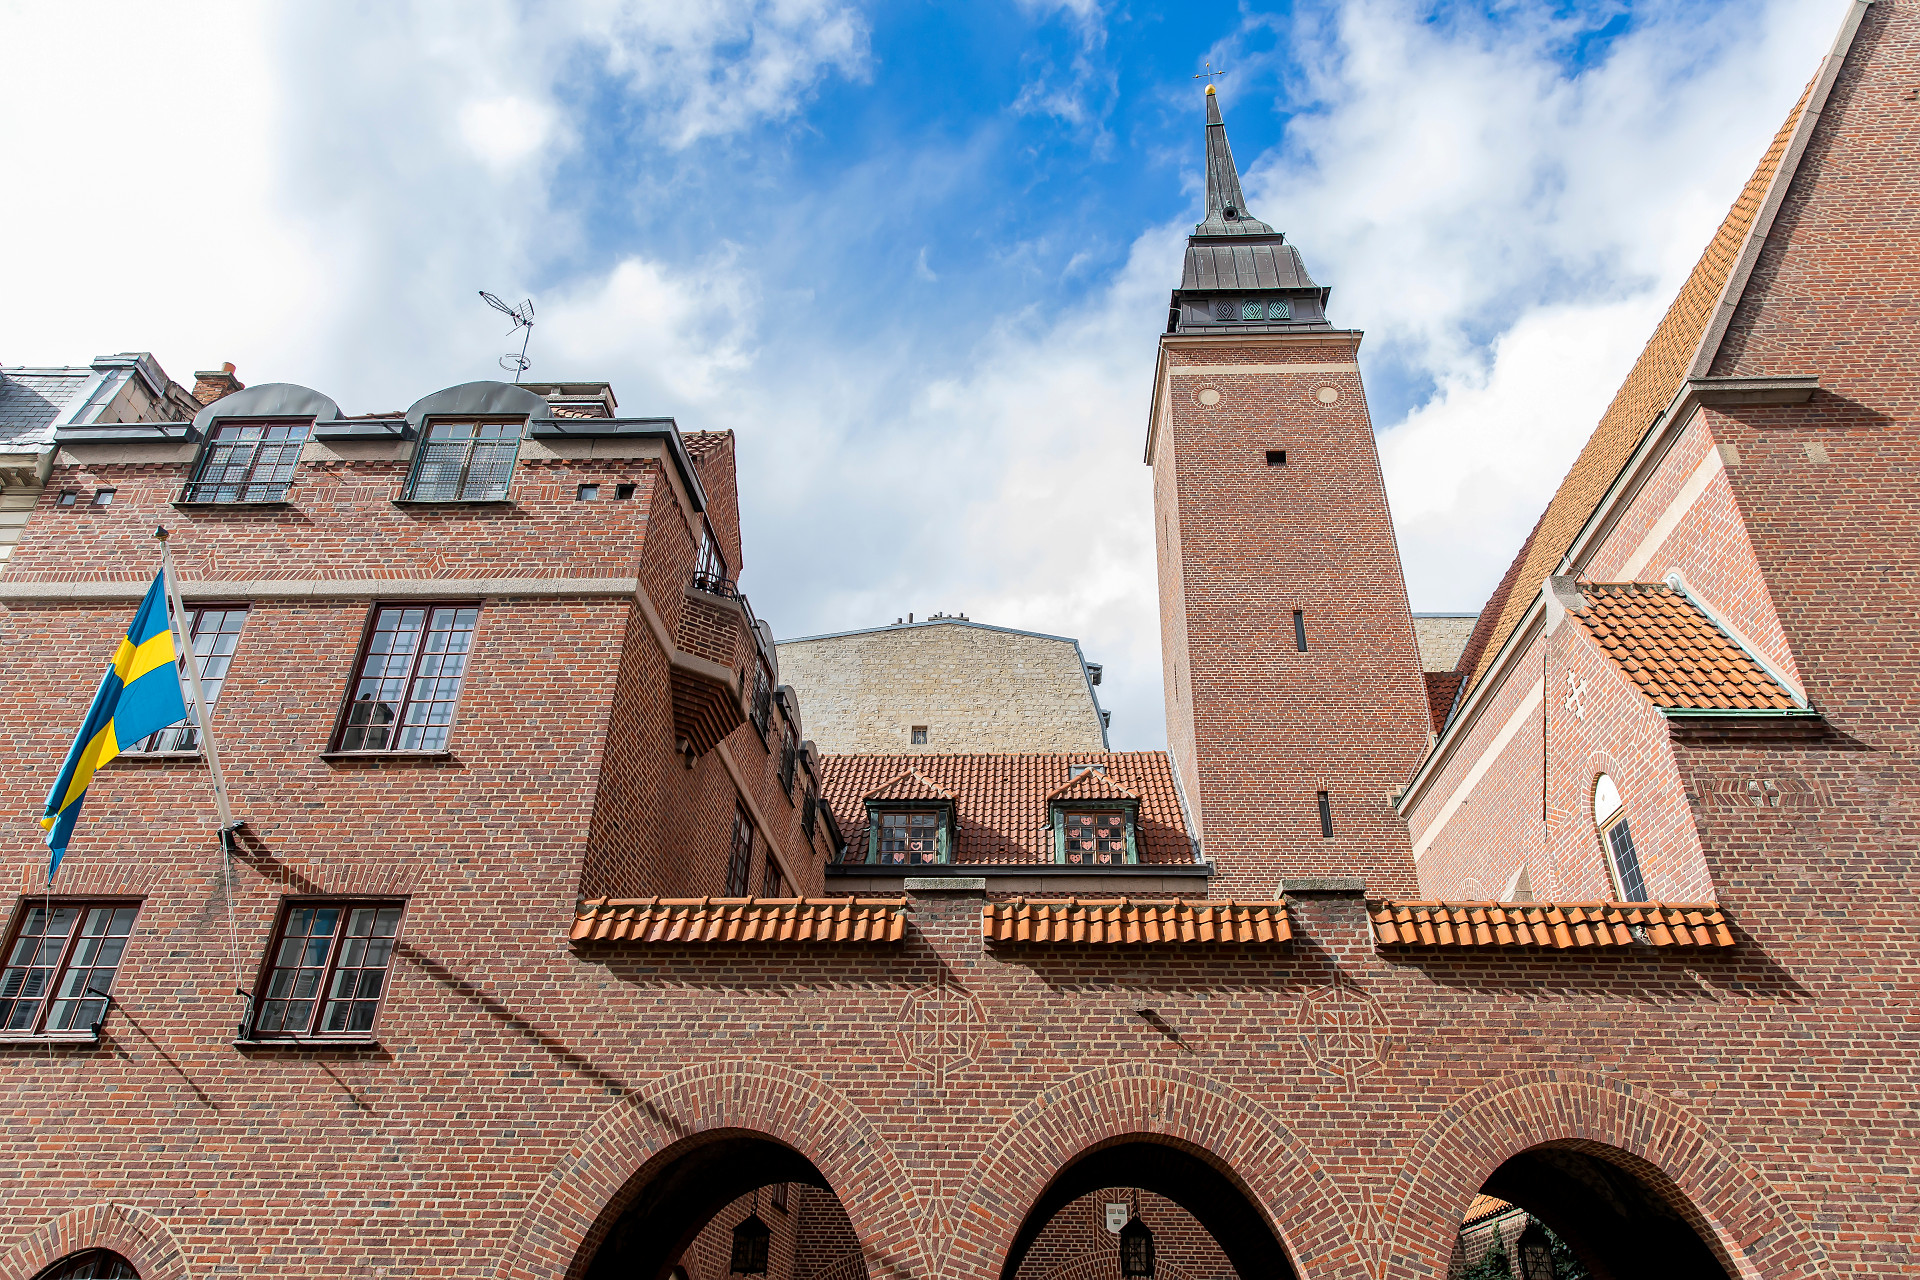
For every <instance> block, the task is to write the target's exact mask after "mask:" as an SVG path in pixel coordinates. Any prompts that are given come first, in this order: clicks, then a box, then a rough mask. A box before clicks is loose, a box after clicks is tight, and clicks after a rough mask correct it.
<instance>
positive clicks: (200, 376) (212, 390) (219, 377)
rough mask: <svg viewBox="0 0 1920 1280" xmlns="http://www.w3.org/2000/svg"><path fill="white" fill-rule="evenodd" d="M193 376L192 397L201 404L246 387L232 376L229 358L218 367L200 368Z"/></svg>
mask: <svg viewBox="0 0 1920 1280" xmlns="http://www.w3.org/2000/svg"><path fill="white" fill-rule="evenodd" d="M193 378H194V382H193V398H194V399H195V400H198V401H199V402H200V403H201V404H202V405H209V404H212V403H213V402H214V401H215V400H218V399H220V398H221V397H223V396H230V395H232V394H233V393H234V392H236V391H244V390H246V387H247V384H246V383H244V382H242V381H240V379H238V378H236V377H234V376H233V362H232V361H231V360H229V361H228V362H227V363H225V364H223V365H221V366H220V367H219V368H218V369H202V370H200V371H199V372H198V373H196V374H194V375H193Z"/></svg>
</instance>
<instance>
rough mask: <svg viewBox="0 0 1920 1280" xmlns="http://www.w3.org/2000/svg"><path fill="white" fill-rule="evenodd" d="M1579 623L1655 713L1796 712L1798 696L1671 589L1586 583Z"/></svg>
mask: <svg viewBox="0 0 1920 1280" xmlns="http://www.w3.org/2000/svg"><path fill="white" fill-rule="evenodd" d="M1580 594H1581V595H1583V596H1585V597H1586V599H1587V607H1586V608H1585V609H1583V610H1579V611H1577V612H1572V613H1569V614H1568V615H1567V616H1568V617H1570V618H1576V619H1578V620H1579V622H1580V625H1581V626H1583V627H1585V628H1586V630H1587V633H1588V634H1589V635H1591V636H1592V637H1593V638H1594V640H1595V641H1596V642H1598V644H1599V645H1600V647H1601V648H1602V649H1604V650H1605V651H1606V654H1607V656H1608V657H1609V658H1612V659H1613V661H1614V663H1615V665H1617V666H1618V667H1619V668H1620V670H1621V671H1623V672H1624V673H1625V674H1626V677H1627V679H1629V680H1631V681H1633V683H1634V684H1635V685H1636V686H1637V687H1638V688H1639V690H1640V692H1641V693H1643V694H1645V695H1646V696H1647V699H1648V700H1649V701H1651V702H1652V703H1653V705H1654V706H1656V707H1665V708H1673V709H1690V710H1715V711H1797V710H1799V709H1800V704H1799V703H1797V702H1795V701H1794V699H1793V695H1792V694H1790V693H1788V692H1787V691H1786V690H1785V689H1783V688H1782V687H1781V686H1780V683H1779V682H1778V681H1777V680H1775V679H1774V678H1773V677H1772V676H1770V675H1768V674H1767V672H1766V670H1765V669H1764V668H1762V667H1761V666H1760V664H1759V663H1758V662H1756V661H1754V659H1753V655H1751V654H1749V653H1748V652H1747V651H1746V650H1745V649H1742V648H1741V647H1740V646H1739V645H1738V644H1737V643H1735V642H1734V640H1733V638H1732V637H1731V636H1729V635H1728V634H1727V633H1726V632H1724V631H1722V630H1721V629H1720V628H1719V627H1718V626H1716V625H1714V622H1713V619H1711V618H1709V617H1708V616H1707V615H1706V614H1704V613H1702V612H1701V611H1700V609H1699V607H1698V606H1697V605H1695V604H1694V603H1693V601H1691V600H1689V599H1688V598H1687V597H1686V596H1685V595H1684V594H1683V593H1681V592H1679V591H1676V590H1675V589H1674V588H1672V587H1670V586H1668V585H1667V584H1666V583H1664V582H1605V583H1585V582H1583V583H1581V584H1580Z"/></svg>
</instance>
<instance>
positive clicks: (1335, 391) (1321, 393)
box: [1313, 387, 1340, 404]
mask: <svg viewBox="0 0 1920 1280" xmlns="http://www.w3.org/2000/svg"><path fill="white" fill-rule="evenodd" d="M1313 398H1314V399H1315V400H1318V401H1319V402H1320V403H1321V404H1332V403H1333V402H1334V401H1335V400H1338V399H1339V398H1340V390H1339V388H1337V387H1321V388H1320V389H1319V390H1318V391H1315V392H1314V393H1313Z"/></svg>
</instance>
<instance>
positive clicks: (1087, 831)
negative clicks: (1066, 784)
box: [1065, 810, 1127, 865]
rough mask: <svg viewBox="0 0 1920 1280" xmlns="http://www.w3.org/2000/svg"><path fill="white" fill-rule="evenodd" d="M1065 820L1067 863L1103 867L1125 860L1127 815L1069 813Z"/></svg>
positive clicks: (1113, 812) (1100, 811)
mask: <svg viewBox="0 0 1920 1280" xmlns="http://www.w3.org/2000/svg"><path fill="white" fill-rule="evenodd" d="M1065 818H1066V824H1065V826H1066V834H1065V839H1066V856H1067V861H1068V862H1071V863H1079V864H1089V865H1106V864H1110V863H1120V862H1125V861H1126V860H1127V815H1126V814H1125V813H1124V812H1117V811H1109V810H1093V811H1090V812H1083V813H1073V812H1069V813H1067V814H1066V815H1065Z"/></svg>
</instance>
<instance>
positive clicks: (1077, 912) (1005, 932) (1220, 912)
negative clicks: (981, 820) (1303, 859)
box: [980, 898, 1293, 946]
mask: <svg viewBox="0 0 1920 1280" xmlns="http://www.w3.org/2000/svg"><path fill="white" fill-rule="evenodd" d="M980 932H981V934H982V935H983V936H984V937H985V938H986V939H987V941H989V942H1005V943H1022V942H1024V943H1034V944H1037V945H1059V944H1068V945H1071V944H1076V943H1079V944H1086V945H1090V946H1126V945H1136V944H1137V945H1144V946H1184V945H1193V944H1198V945H1208V944H1221V943H1226V944H1232V943H1247V942H1286V941H1288V940H1289V939H1291V938H1292V937H1293V926H1292V925H1291V923H1289V922H1288V920H1287V904H1286V903H1284V902H1208V901H1204V900H1202V901H1191V900H1187V899H1170V900H1166V901H1158V902H1146V901H1135V900H1134V899H1131V898H1098V899H1095V898H1008V899H1005V900H1002V901H999V902H989V903H988V904H987V905H986V907H985V908H984V909H983V910H982V912H981V918H980Z"/></svg>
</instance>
